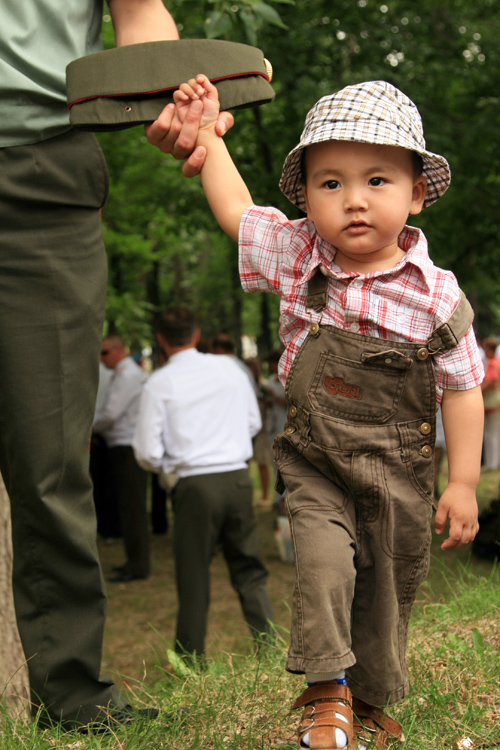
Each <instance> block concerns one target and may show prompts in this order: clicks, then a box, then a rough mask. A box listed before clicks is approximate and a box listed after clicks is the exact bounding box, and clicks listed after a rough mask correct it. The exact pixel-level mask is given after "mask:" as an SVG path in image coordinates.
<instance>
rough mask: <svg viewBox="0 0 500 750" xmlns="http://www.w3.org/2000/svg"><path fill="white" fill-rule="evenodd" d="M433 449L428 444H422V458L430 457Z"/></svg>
mask: <svg viewBox="0 0 500 750" xmlns="http://www.w3.org/2000/svg"><path fill="white" fill-rule="evenodd" d="M433 453H434V451H433V450H432V448H431V446H430V445H424V446H422V456H423V457H424V458H430V457H431V456H432V454H433Z"/></svg>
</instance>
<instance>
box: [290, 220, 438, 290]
mask: <svg viewBox="0 0 500 750" xmlns="http://www.w3.org/2000/svg"><path fill="white" fill-rule="evenodd" d="M313 237H314V239H313V242H312V252H311V258H310V261H309V263H308V265H307V267H306V269H305V272H304V275H303V276H302V278H301V279H300V281H299V284H304V283H306V282H308V281H309V279H310V278H311V276H313V275H314V274H315V272H316V270H317V269H318V268H319V269H320V270H321V272H322V273H324V274H325V276H330V277H332V278H336V279H352V278H354V277H359V276H362V277H363V278H365V279H374V278H377V277H379V276H383V275H384V274H389V275H391V276H394V275H395V274H396V273H398V272H400V271H402V270H403V269H404V268H405V267H406V266H407V265H408V264H411V265H413V266H414V267H415V268H416V269H417V270H418V271H419V272H420V275H421V277H422V281H423V283H424V284H425V286H426V287H427V289H428V290H429V291H430V289H429V284H428V282H427V273H428V270H429V267H430V266H432V265H433V263H432V261H431V259H430V258H429V251H428V247H427V240H426V238H425V235H424V233H423V232H422V230H421V229H419V228H418V227H411V226H409V225H406V226H405V227H404V229H403V231H402V232H401V234H400V235H399V239H398V244H399V247H400V248H401V249H402V250H404V251H405V256H404V258H401V260H400V261H399V263H397V264H396V265H395V266H393V267H392V268H390V269H384V270H383V271H370V272H369V273H367V274H359V273H355V272H353V271H342V269H341V268H339V266H337V265H335V255H336V252H337V251H336V249H335V247H333V245H330V244H329V243H328V242H325V240H323V239H322V238H321V237H320V236H319V235H318V233H317V232H316V231H315V230H313Z"/></svg>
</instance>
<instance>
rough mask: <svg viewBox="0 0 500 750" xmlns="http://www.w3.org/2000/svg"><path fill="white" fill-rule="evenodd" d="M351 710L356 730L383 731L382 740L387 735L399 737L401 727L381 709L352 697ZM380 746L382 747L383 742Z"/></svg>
mask: <svg viewBox="0 0 500 750" xmlns="http://www.w3.org/2000/svg"><path fill="white" fill-rule="evenodd" d="M352 710H353V713H354V725H355V729H356V731H359V730H360V729H366V730H367V731H368V732H373V733H374V732H380V733H384V737H383V739H384V741H385V739H387V735H390V736H391V737H394V738H396V739H400V738H401V735H402V733H403V727H402V726H401V724H400V723H399V722H397V721H396V720H395V719H393V718H392V716H389V715H388V714H386V713H385V712H384V711H382V709H380V708H377V707H376V706H370V705H369V704H368V703H365V702H364V701H362V700H360V699H359V698H353V700H352ZM377 746H378V745H377ZM380 747H383V744H382V745H380Z"/></svg>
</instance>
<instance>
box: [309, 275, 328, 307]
mask: <svg viewBox="0 0 500 750" xmlns="http://www.w3.org/2000/svg"><path fill="white" fill-rule="evenodd" d="M327 285H328V279H327V278H326V276H325V275H324V274H323V273H321V271H320V270H319V268H318V270H317V271H316V273H315V274H314V276H311V278H310V279H309V286H308V289H307V291H308V294H307V297H306V307H312V309H313V310H314V311H315V312H317V313H319V312H321V311H322V310H323V308H324V307H326V303H327V302H328V293H327V291H326V289H327Z"/></svg>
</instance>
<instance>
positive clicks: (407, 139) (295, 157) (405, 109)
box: [280, 81, 451, 211]
mask: <svg viewBox="0 0 500 750" xmlns="http://www.w3.org/2000/svg"><path fill="white" fill-rule="evenodd" d="M324 141H358V142H361V143H374V144H380V145H385V146H399V147H401V148H406V149H408V150H410V151H415V152H416V153H417V154H419V155H420V156H421V157H422V161H423V171H422V174H423V175H424V177H426V178H427V193H426V196H425V201H424V208H425V207H427V206H430V205H431V203H434V201H436V200H437V199H438V198H440V197H441V196H442V195H443V193H444V192H445V190H446V189H447V188H448V185H449V184H450V179H451V174H450V168H449V165H448V162H447V161H446V159H445V158H444V157H442V156H439V155H438V154H433V153H432V152H430V151H427V150H426V148H425V140H424V132H423V127H422V120H421V118H420V114H419V112H418V109H417V108H416V106H415V104H414V103H413V102H412V101H411V99H409V98H408V97H407V96H406V95H405V94H403V93H402V92H401V91H399V89H397V88H396V87H395V86H392V85H391V84H390V83H387V82H386V81H368V82H365V83H359V84H357V85H354V86H346V88H344V89H342V90H341V91H338V92H337V93H335V94H329V95H328V96H324V97H322V98H321V99H320V100H319V101H318V102H316V104H315V105H314V107H313V108H312V109H311V110H310V111H309V113H308V115H307V117H306V123H305V126H304V130H303V132H302V135H301V138H300V143H299V145H298V146H296V147H295V148H294V149H293V150H292V151H290V153H289V154H288V156H287V158H286V159H285V163H284V165H283V171H282V174H281V180H280V189H281V191H282V192H283V193H284V194H285V195H286V197H287V198H288V199H289V200H291V201H292V203H295V205H296V206H298V207H299V208H300V209H302V211H305V210H306V203H305V199H304V193H303V192H302V154H303V151H304V149H305V148H306V147H307V146H311V145H312V144H313V143H322V142H324Z"/></svg>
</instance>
